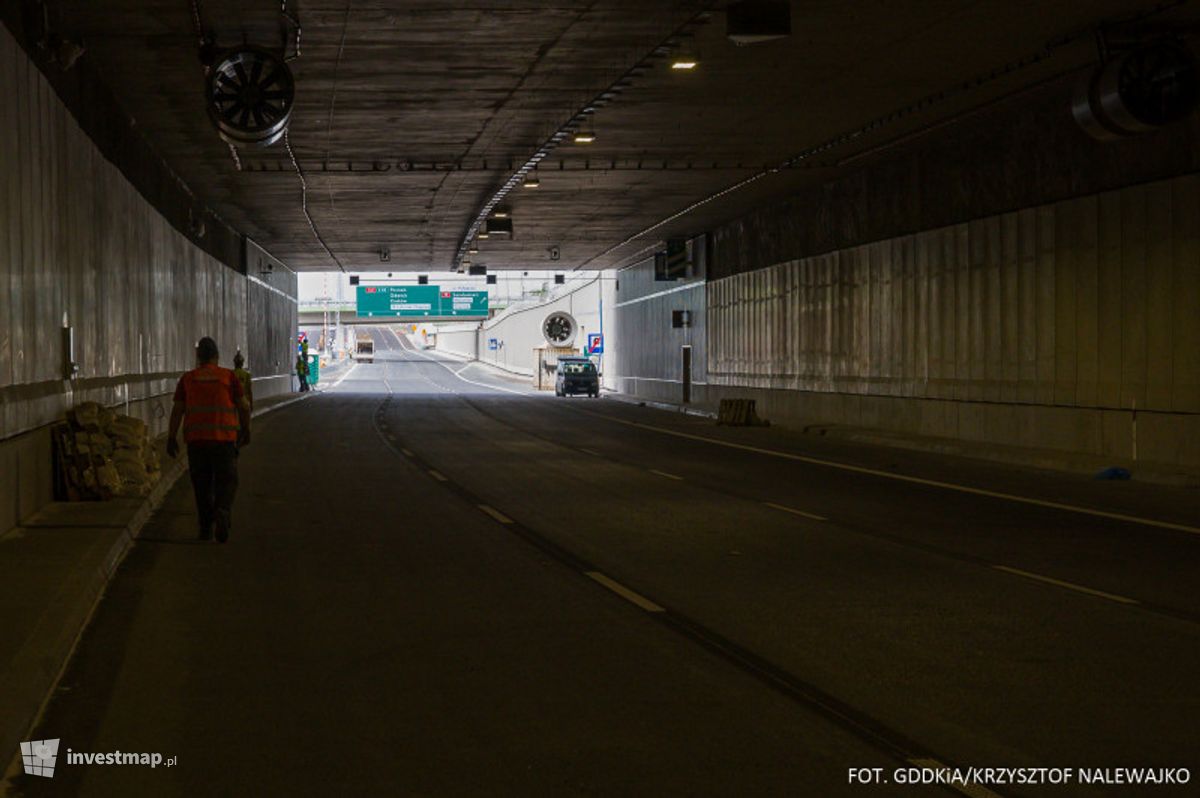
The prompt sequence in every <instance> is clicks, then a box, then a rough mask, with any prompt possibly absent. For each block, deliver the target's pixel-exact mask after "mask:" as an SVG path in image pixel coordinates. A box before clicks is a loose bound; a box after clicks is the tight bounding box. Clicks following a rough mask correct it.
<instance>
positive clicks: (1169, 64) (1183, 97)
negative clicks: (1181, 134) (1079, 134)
mask: <svg viewBox="0 0 1200 798" xmlns="http://www.w3.org/2000/svg"><path fill="white" fill-rule="evenodd" d="M1198 97H1200V86H1198V78H1197V73H1196V62H1195V59H1193V57H1192V54H1191V52H1190V51H1189V50H1188V49H1187V48H1186V47H1185V46H1184V45H1182V44H1180V43H1178V42H1174V41H1160V42H1155V43H1154V44H1151V45H1147V46H1145V47H1140V48H1138V49H1137V50H1131V51H1130V52H1128V53H1125V54H1123V55H1121V56H1120V57H1119V58H1116V59H1113V60H1112V61H1109V62H1108V63H1107V64H1104V65H1103V66H1101V67H1100V68H1099V69H1097V70H1096V71H1094V72H1092V73H1091V74H1089V75H1087V76H1085V78H1084V79H1083V80H1082V81H1081V82H1080V83H1079V85H1078V86H1076V89H1075V96H1074V98H1073V100H1072V103H1071V112H1072V114H1074V116H1075V121H1077V122H1078V123H1079V125H1080V126H1081V127H1082V128H1083V129H1084V130H1085V131H1087V132H1088V133H1089V134H1090V135H1091V136H1093V137H1094V138H1097V139H1101V140H1111V139H1116V138H1120V137H1123V136H1130V135H1133V134H1134V133H1144V132H1146V131H1149V130H1154V129H1156V128H1159V127H1162V126H1163V125H1167V124H1170V123H1171V122H1177V121H1179V120H1180V119H1183V118H1184V117H1185V116H1187V115H1188V114H1190V113H1191V112H1192V111H1193V110H1194V109H1195V107H1196V102H1197V98H1198Z"/></svg>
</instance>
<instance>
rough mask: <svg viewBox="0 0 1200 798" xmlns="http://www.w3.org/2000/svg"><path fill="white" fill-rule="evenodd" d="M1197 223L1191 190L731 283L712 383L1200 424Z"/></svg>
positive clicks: (1016, 216)
mask: <svg viewBox="0 0 1200 798" xmlns="http://www.w3.org/2000/svg"><path fill="white" fill-rule="evenodd" d="M1198 218H1200V176H1197V175H1187V176H1182V177H1178V178H1175V179H1172V180H1166V181H1161V182H1158V183H1153V184H1149V185H1143V186H1133V187H1130V188H1126V189H1122V190H1120V191H1113V192H1108V193H1105V194H1100V195H1095V196H1090V197H1083V198H1079V199H1072V200H1066V201H1063V202H1059V203H1056V204H1053V205H1048V206H1044V207H1039V208H1029V209H1023V210H1021V211H1017V212H1012V213H1006V214H1002V215H998V216H993V217H988V218H984V219H978V220H974V221H971V222H968V223H965V224H960V225H954V226H952V227H947V228H942V229H938V230H930V231H924V232H921V233H917V234H913V235H908V236H903V237H900V238H895V239H890V240H886V241H880V242H875V243H871V244H865V245H862V246H858V247H854V248H851V249H847V250H842V251H839V252H833V253H828V254H823V255H818V256H814V257H810V258H805V259H802V260H798V261H789V262H785V263H780V264H777V265H775V266H771V267H768V268H765V269H761V270H759V271H756V272H744V273H740V274H734V275H732V276H730V277H726V278H723V279H720V280H717V281H714V282H712V283H710V285H709V289H708V292H707V293H708V298H707V305H708V308H707V309H708V314H707V323H708V339H709V344H710V349H709V356H708V374H707V380H708V382H709V383H711V384H713V385H728V386H736V385H742V386H748V387H755V388H765V389H783V390H799V391H805V392H817V393H839V394H851V395H862V396H890V397H902V398H920V399H945V400H959V401H963V400H966V401H970V402H982V403H989V404H1005V405H1007V404H1011V405H1046V406H1053V407H1062V408H1093V409H1097V410H1100V409H1106V410H1119V411H1129V410H1132V409H1133V408H1134V407H1136V408H1137V409H1138V410H1139V411H1150V412H1163V413H1200V388H1198V387H1197V381H1198V379H1200V321H1198V318H1200V314H1198V310H1200V276H1198V275H1200V243H1198V235H1200V234H1198V232H1197V230H1198V228H1200V225H1197V224H1196V220H1197V219H1198ZM991 418H992V419H993V421H992V422H989V423H994V418H995V414H994V413H992V414H991ZM1014 418H1015V417H1014ZM1013 423H1014V425H1016V426H1019V425H1017V424H1016V422H1013ZM958 426H960V427H964V426H965V427H970V426H971V425H970V424H966V425H963V424H961V423H960V424H959V425H958ZM1089 428H1091V427H1089ZM1094 428H1095V429H1096V430H1099V429H1101V428H1102V425H1100V424H1099V422H1097V424H1096V426H1095V427H1094ZM1014 434H1017V433H1016V432H1015V433H1014ZM1089 434H1090V433H1089ZM1098 434H1099V433H1097V435H1098Z"/></svg>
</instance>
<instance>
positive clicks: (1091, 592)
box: [992, 565, 1140, 604]
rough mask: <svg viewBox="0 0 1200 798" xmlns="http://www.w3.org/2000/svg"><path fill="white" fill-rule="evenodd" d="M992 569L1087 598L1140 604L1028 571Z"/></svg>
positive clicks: (994, 566)
mask: <svg viewBox="0 0 1200 798" xmlns="http://www.w3.org/2000/svg"><path fill="white" fill-rule="evenodd" d="M992 567H993V568H995V569H996V570H997V571H1004V572H1005V573H1008V574H1015V575H1017V576H1023V577H1025V578H1026V579H1033V580H1036V581H1038V582H1045V583H1046V584H1048V585H1055V586H1057V587H1065V588H1066V589H1067V590H1074V591H1077V592H1079V593H1087V594H1088V595H1089V596H1099V597H1100V598H1104V599H1108V600H1109V601H1116V602H1118V603H1120V604H1139V603H1140V602H1139V601H1138V600H1137V599H1131V598H1125V597H1124V596H1118V595H1116V594H1115V593H1105V592H1104V591H1103V590H1094V589H1093V588H1090V587H1084V586H1083V585H1077V584H1075V583H1074V582H1064V581H1063V580H1061V579H1054V578H1052V577H1049V576H1042V575H1041V574H1035V573H1030V572H1029V571H1022V570H1021V569H1020V568H1009V567H1008V566H1007V565H993V566H992Z"/></svg>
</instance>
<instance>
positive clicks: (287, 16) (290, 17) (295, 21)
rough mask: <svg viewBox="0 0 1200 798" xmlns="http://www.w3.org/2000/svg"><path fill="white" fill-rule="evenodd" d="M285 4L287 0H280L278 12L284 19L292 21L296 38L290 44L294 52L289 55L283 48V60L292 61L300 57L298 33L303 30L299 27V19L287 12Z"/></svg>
mask: <svg viewBox="0 0 1200 798" xmlns="http://www.w3.org/2000/svg"><path fill="white" fill-rule="evenodd" d="M287 4H288V0H282V3H281V5H280V6H279V13H280V14H282V15H283V18H284V19H286V20H287V21H288V22H290V23H292V27H293V28H295V29H296V39H295V42H294V43H293V46H292V49H293V50H294V52H293V53H292V54H291V55H288V54H287V52H286V48H285V52H284V57H283V60H284V61H293V60H295V59H297V58H299V57H300V35H301V34H302V33H303V30H302V29H301V27H300V20H299V19H297V18H296V16H295V15H294V14H289V13H288V10H287Z"/></svg>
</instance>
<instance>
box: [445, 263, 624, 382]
mask: <svg viewBox="0 0 1200 798" xmlns="http://www.w3.org/2000/svg"><path fill="white" fill-rule="evenodd" d="M613 285H614V278H613V277H612V276H607V277H594V278H590V279H588V280H586V281H581V282H580V284H578V285H567V286H564V287H563V288H562V289H560V293H559V294H557V295H555V296H552V297H551V298H550V299H548V300H546V301H543V302H533V303H522V304H520V305H514V306H512V307H510V308H508V309H506V310H505V311H504V312H502V313H500V314H499V315H497V316H496V317H495V318H493V319H490V320H488V321H486V322H483V323H482V324H457V323H455V324H439V325H438V340H437V348H438V349H439V350H442V351H446V352H452V353H455V354H460V355H466V356H468V357H475V358H477V359H479V360H481V361H483V362H484V363H489V364H491V365H494V366H497V367H498V368H502V369H504V370H506V371H511V372H513V373H515V374H525V375H530V376H532V375H533V370H534V367H535V365H536V358H535V355H534V349H535V348H536V347H538V346H541V345H542V344H544V343H545V338H543V337H542V321H543V320H544V319H545V318H546V316H547V315H549V314H550V313H552V312H554V311H557V310H565V311H566V312H567V313H570V314H571V315H572V316H574V317H575V321H577V322H578V323H579V328H580V329H579V337H578V338H576V340H575V346H576V347H577V348H578V349H579V350H580V351H582V350H583V346H584V344H585V343H586V341H587V335H588V333H598V332H601V331H607V330H608V329H610V328H611V326H612V320H613V315H612V309H613V304H614V303H613ZM602 308H603V323H602V320H601V312H602V311H601V309H602ZM492 340H495V342H496V344H495V345H496V348H495V349H489V348H488V342H489V341H492ZM600 370H601V372H602V373H603V372H604V371H605V368H604V363H603V360H601V367H600ZM607 384H608V383H607V381H605V385H606V386H607Z"/></svg>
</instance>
